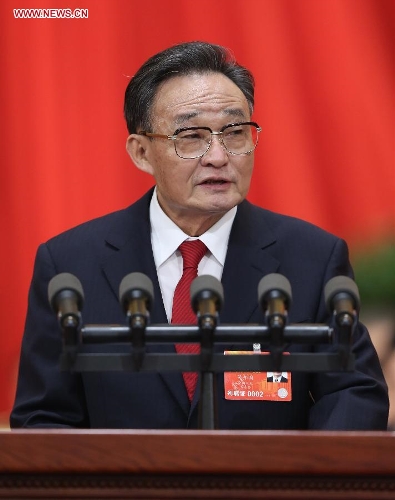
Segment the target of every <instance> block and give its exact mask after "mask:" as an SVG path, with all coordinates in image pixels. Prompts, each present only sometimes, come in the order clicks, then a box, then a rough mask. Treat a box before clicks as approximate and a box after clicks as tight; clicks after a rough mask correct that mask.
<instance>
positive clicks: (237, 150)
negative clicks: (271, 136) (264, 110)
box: [175, 124, 258, 158]
mask: <svg viewBox="0 0 395 500" xmlns="http://www.w3.org/2000/svg"><path fill="white" fill-rule="evenodd" d="M219 138H220V140H221V142H222V144H223V145H224V146H225V148H226V149H227V151H228V152H229V153H231V154H235V155H241V154H246V153H250V152H251V151H253V150H254V149H255V146H256V144H257V142H258V130H257V128H256V127H255V126H254V125H249V124H244V125H232V126H230V127H227V128H226V129H225V130H223V131H222V132H221V134H220V135H219ZM211 141H212V134H211V132H210V131H209V130H207V129H204V128H195V129H185V130H182V131H181V132H179V133H178V134H177V138H176V140H175V147H176V152H177V154H178V155H179V156H181V157H182V158H196V157H199V156H202V155H203V154H204V153H206V151H208V149H209V147H210V144H211Z"/></svg>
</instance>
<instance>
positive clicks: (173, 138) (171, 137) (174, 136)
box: [137, 122, 262, 160]
mask: <svg viewBox="0 0 395 500" xmlns="http://www.w3.org/2000/svg"><path fill="white" fill-rule="evenodd" d="M238 125H252V126H254V127H255V128H256V131H257V137H256V143H255V145H254V147H253V149H250V150H249V151H245V152H244V153H233V152H232V151H229V149H228V148H227V147H226V145H225V143H224V140H223V138H222V134H223V132H224V131H225V130H226V129H227V128H229V127H237V126H238ZM201 129H203V130H208V131H209V132H210V135H211V138H210V142H209V143H208V146H207V149H206V151H205V152H204V153H202V154H200V155H197V156H193V157H191V158H184V157H183V156H180V155H179V154H178V151H177V147H176V140H177V135H178V134H179V133H180V132H184V131H185V130H201ZM261 131H262V128H261V127H260V126H259V125H258V124H257V123H256V122H240V123H228V124H227V125H224V126H223V127H221V128H220V130H219V131H218V132H215V131H213V130H211V128H210V127H182V128H178V129H177V130H176V131H175V132H174V133H173V134H172V135H166V134H154V133H153V132H146V131H145V130H140V131H139V132H137V135H143V136H145V137H157V138H159V139H168V140H169V141H173V144H174V150H175V152H176V155H177V156H178V157H179V158H182V159H183V160H196V159H197V158H202V156H204V155H205V154H206V153H207V152H208V150H209V149H210V148H211V145H212V143H213V137H212V136H213V135H216V136H217V137H218V140H219V142H220V143H221V144H222V146H223V147H224V149H225V151H226V152H227V153H229V154H231V155H234V156H241V155H249V154H251V153H252V152H253V151H254V150H255V148H256V147H257V145H258V140H259V132H261Z"/></svg>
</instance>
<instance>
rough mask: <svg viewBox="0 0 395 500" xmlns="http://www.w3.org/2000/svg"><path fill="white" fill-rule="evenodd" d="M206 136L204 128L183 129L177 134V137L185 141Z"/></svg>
mask: <svg viewBox="0 0 395 500" xmlns="http://www.w3.org/2000/svg"><path fill="white" fill-rule="evenodd" d="M203 138H204V131H203V130H183V131H182V132H179V133H178V134H177V139H182V140H183V141H191V140H195V141H196V140H200V139H203Z"/></svg>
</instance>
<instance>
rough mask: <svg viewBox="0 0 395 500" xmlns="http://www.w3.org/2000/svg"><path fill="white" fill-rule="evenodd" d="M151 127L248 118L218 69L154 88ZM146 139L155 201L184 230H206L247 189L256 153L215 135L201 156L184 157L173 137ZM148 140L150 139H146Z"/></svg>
mask: <svg viewBox="0 0 395 500" xmlns="http://www.w3.org/2000/svg"><path fill="white" fill-rule="evenodd" d="M151 116H152V120H151V121H152V132H154V133H159V134H166V135H172V134H173V133H174V131H175V130H176V129H178V128H181V127H210V128H211V130H213V131H219V130H220V129H221V127H223V126H224V125H227V124H229V123H236V122H243V121H249V120H250V111H249V107H248V103H247V100H246V98H245V96H244V94H243V93H242V91H241V90H240V89H239V88H238V87H237V86H236V85H235V84H234V83H233V82H232V81H231V80H230V79H229V78H227V77H226V76H224V75H222V74H221V73H208V74H203V75H202V74H193V75H189V76H180V77H174V78H171V79H170V80H167V81H166V82H164V83H163V84H162V85H161V86H160V87H159V89H158V92H157V94H156V96H155V100H154V102H153V106H152V112H151ZM144 140H146V141H147V149H146V159H147V161H148V163H149V165H150V170H149V169H146V171H149V172H150V173H152V175H153V176H154V177H155V180H156V185H157V193H158V200H159V203H160V205H161V207H162V209H163V210H164V212H165V213H166V214H167V215H168V216H169V217H170V218H171V219H172V220H173V221H174V222H175V223H176V224H178V225H179V226H180V227H181V228H182V229H183V230H184V231H186V232H188V231H189V232H188V234H191V232H195V233H197V232H200V234H201V233H202V232H204V231H205V230H207V229H208V228H209V227H210V226H211V225H212V224H214V223H215V222H216V221H217V220H219V219H220V218H221V217H222V215H223V214H224V213H226V212H227V211H228V210H230V209H231V208H232V207H234V206H235V205H238V204H239V203H240V202H241V201H242V200H243V199H244V198H245V197H246V195H247V192H248V189H249V186H250V180H251V175H252V170H253V161H254V155H253V153H252V154H249V155H239V156H235V155H231V154H229V153H228V152H227V151H226V150H225V149H224V148H223V146H222V145H221V144H220V142H219V141H218V138H217V137H214V138H213V142H212V144H211V147H210V149H209V151H208V152H207V153H206V154H205V155H204V156H202V157H201V158H196V159H187V160H185V159H183V158H179V157H178V156H177V154H176V152H175V149H174V144H173V141H170V140H166V139H160V138H159V139H158V138H155V139H153V140H150V141H149V139H148V138H144ZM148 141H149V142H148Z"/></svg>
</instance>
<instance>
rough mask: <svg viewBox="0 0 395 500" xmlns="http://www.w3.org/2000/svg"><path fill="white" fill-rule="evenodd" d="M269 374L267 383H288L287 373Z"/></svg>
mask: <svg viewBox="0 0 395 500" xmlns="http://www.w3.org/2000/svg"><path fill="white" fill-rule="evenodd" d="M269 374H270V372H269V373H268V376H267V379H266V380H267V381H268V382H288V377H287V375H288V374H287V372H272V373H271V374H270V375H269Z"/></svg>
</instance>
